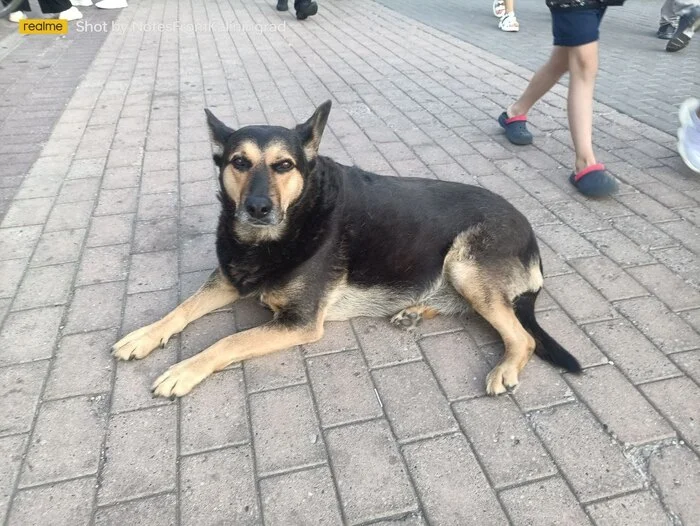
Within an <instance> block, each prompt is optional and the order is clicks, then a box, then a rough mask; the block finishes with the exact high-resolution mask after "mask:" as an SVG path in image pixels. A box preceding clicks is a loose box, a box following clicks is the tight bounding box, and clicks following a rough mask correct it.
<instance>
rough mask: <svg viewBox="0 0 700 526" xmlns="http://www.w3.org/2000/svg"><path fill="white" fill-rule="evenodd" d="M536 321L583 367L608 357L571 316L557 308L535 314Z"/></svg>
mask: <svg viewBox="0 0 700 526" xmlns="http://www.w3.org/2000/svg"><path fill="white" fill-rule="evenodd" d="M537 321H538V322H539V324H540V325H541V326H542V328H543V329H545V330H546V331H547V332H548V333H549V335H550V336H552V337H553V338H554V339H556V340H557V341H558V342H559V343H560V344H561V345H562V346H563V347H564V348H565V349H566V350H567V351H569V352H570V353H571V354H573V355H574V356H575V357H576V359H577V360H578V361H579V362H580V363H581V365H582V366H583V367H590V366H593V365H600V364H602V363H606V362H607V361H608V359H607V358H606V356H605V355H604V354H603V353H602V352H601V351H600V349H599V348H598V347H597V346H596V345H595V343H593V342H592V341H591V340H590V339H589V338H588V336H587V335H586V333H585V332H583V331H582V330H581V329H580V328H579V327H578V325H576V323H574V322H573V321H572V320H571V318H569V317H568V316H567V315H566V314H565V313H564V312H562V311H561V310H559V309H552V310H547V311H544V312H541V313H538V314H537Z"/></svg>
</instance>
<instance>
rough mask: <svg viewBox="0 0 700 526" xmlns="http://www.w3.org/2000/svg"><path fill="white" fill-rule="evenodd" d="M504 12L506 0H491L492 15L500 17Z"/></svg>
mask: <svg viewBox="0 0 700 526" xmlns="http://www.w3.org/2000/svg"><path fill="white" fill-rule="evenodd" d="M505 14H506V2H505V0H493V16H495V17H496V18H501V17H502V16H503V15H505Z"/></svg>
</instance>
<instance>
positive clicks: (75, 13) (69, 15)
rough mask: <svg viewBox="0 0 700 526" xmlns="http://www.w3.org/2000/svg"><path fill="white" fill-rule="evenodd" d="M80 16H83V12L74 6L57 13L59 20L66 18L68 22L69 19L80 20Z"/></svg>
mask: <svg viewBox="0 0 700 526" xmlns="http://www.w3.org/2000/svg"><path fill="white" fill-rule="evenodd" d="M81 18H83V14H82V13H81V12H80V9H78V8H77V7H75V6H73V7H71V8H70V9H66V10H65V11H62V12H61V13H59V14H58V19H59V20H68V21H69V22H70V21H71V20H80V19H81Z"/></svg>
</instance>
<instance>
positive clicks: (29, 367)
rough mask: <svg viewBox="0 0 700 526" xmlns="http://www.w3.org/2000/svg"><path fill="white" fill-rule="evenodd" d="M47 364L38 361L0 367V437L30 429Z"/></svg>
mask: <svg viewBox="0 0 700 526" xmlns="http://www.w3.org/2000/svg"><path fill="white" fill-rule="evenodd" d="M48 365H49V364H48V362H46V361H40V362H34V363H26V364H21V365H15V366H12V367H3V368H0V395H2V396H0V434H3V435H4V434H10V433H23V432H27V431H29V430H30V428H31V426H32V420H33V418H34V410H35V408H36V404H37V401H38V400H39V395H40V393H41V389H42V386H43V383H44V378H45V377H46V373H47V371H48Z"/></svg>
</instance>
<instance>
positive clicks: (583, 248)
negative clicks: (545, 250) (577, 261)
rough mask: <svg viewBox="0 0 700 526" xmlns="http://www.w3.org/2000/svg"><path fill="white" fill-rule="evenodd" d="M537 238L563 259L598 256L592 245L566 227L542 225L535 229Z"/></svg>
mask: <svg viewBox="0 0 700 526" xmlns="http://www.w3.org/2000/svg"><path fill="white" fill-rule="evenodd" d="M537 237H540V238H542V239H543V240H544V242H545V243H547V245H549V247H550V248H551V249H552V250H554V251H555V252H556V253H557V254H560V255H561V256H562V257H564V259H571V258H583V257H593V256H597V255H598V250H597V249H596V248H595V247H594V246H593V245H591V244H590V243H589V242H588V241H586V239H585V238H583V237H582V236H581V235H579V234H578V233H577V232H575V231H574V230H573V229H572V228H570V227H568V226H566V225H542V226H540V227H539V228H538V229H537ZM546 263H547V261H546V260H545V264H546Z"/></svg>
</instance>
